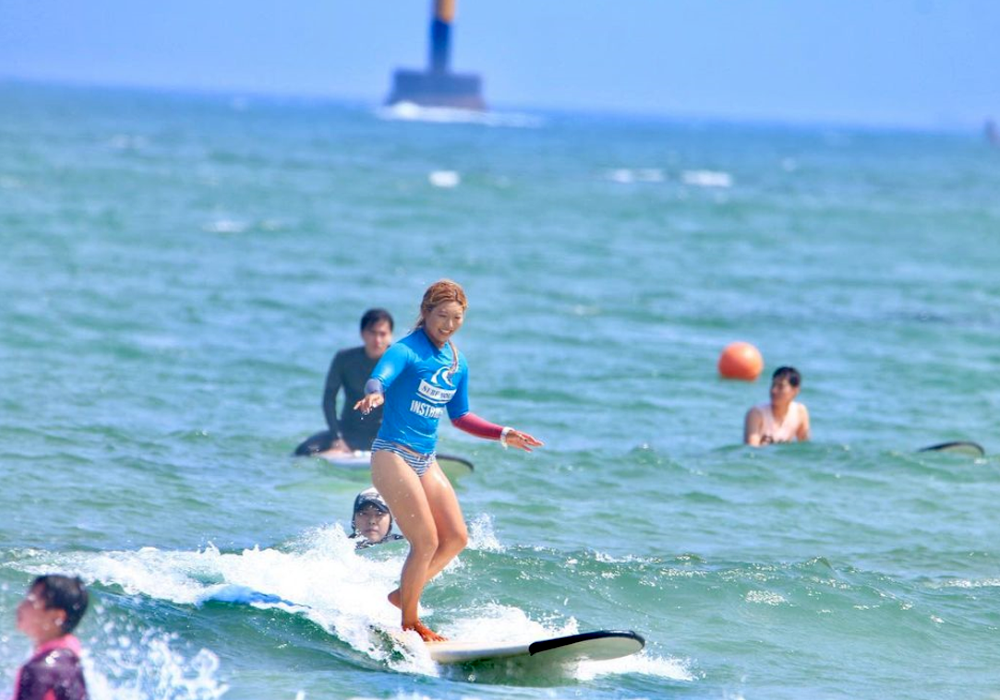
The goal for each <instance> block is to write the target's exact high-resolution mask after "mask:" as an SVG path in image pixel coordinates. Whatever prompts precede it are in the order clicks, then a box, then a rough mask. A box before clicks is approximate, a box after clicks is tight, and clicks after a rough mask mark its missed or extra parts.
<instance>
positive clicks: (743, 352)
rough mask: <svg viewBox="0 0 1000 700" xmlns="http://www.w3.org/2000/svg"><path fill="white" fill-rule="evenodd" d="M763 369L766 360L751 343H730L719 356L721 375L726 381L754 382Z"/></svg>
mask: <svg viewBox="0 0 1000 700" xmlns="http://www.w3.org/2000/svg"><path fill="white" fill-rule="evenodd" d="M763 369H764V358H763V357H761V354H760V350H758V349H757V348H755V347H754V346H753V345H751V344H750V343H743V342H739V343H730V344H729V345H727V346H726V349H725V350H723V351H722V354H721V355H719V374H721V375H722V376H723V377H725V378H726V379H742V380H744V381H748V382H752V381H754V380H755V379H757V377H759V376H760V373H761V371H762V370H763Z"/></svg>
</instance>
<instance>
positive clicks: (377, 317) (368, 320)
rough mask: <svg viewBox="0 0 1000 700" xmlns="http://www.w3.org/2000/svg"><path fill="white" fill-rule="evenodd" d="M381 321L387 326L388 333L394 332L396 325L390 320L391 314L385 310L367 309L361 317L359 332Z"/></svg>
mask: <svg viewBox="0 0 1000 700" xmlns="http://www.w3.org/2000/svg"><path fill="white" fill-rule="evenodd" d="M382 321H385V322H386V323H388V324H389V330H390V331H391V330H395V328H396V323H395V322H394V321H393V320H392V314H390V313H389V312H388V311H386V310H385V309H368V310H367V311H365V315H364V316H362V317H361V331H362V332H364V331H366V330H368V329H369V328H371V327H372V326H374V325H376V324H378V323H382Z"/></svg>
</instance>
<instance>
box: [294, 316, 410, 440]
mask: <svg viewBox="0 0 1000 700" xmlns="http://www.w3.org/2000/svg"><path fill="white" fill-rule="evenodd" d="M393 326H394V322H393V320H392V314H390V313H389V312H388V311H386V310H385V309H368V310H367V311H365V313H364V315H363V316H362V317H361V340H362V341H363V342H364V345H361V346H360V347H356V348H345V349H343V350H339V351H338V352H337V354H336V355H334V357H333V361H332V362H331V363H330V370H329V371H328V372H327V374H326V384H325V386H324V387H323V415H324V416H325V417H326V424H327V426H328V428H329V429H328V430H324V431H322V432H319V433H316V434H315V435H313V436H311V437H309V438H308V439H306V440H305V442H303V443H302V444H301V445H299V446H298V447H297V448H296V449H295V454H297V455H299V456H308V455H315V454H320V453H323V454H326V455H330V456H332V455H335V454H350V453H351V452H353V451H354V450H370V449H371V446H372V441H373V440H374V439H375V435H376V434H378V428H379V425H381V423H382V411H381V409H376V410H375V411H374V412H373V413H371V414H370V415H368V416H361V415H359V414H358V413H357V412H355V411H354V410H352V409H353V408H354V404H356V403H357V402H358V401H359V400H360V399H361V398H362V397H364V395H365V382H366V381H368V377H369V376H371V373H372V370H373V369H375V365H376V364H378V361H379V360H380V359H382V355H383V354H385V351H386V349H387V348H388V347H389V345H390V344H391V343H392V331H393ZM341 390H343V392H344V403H343V407H342V409H341V411H340V417H339V418H338V417H337V395H338V394H339V393H340V392H341Z"/></svg>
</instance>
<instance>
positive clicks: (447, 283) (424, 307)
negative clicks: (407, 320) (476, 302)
mask: <svg viewBox="0 0 1000 700" xmlns="http://www.w3.org/2000/svg"><path fill="white" fill-rule="evenodd" d="M451 301H454V302H455V303H457V304H458V305H459V306H461V307H462V311H463V312H464V311H465V310H466V309H468V308H469V300H468V298H467V297H466V296H465V290H464V289H462V285H460V284H459V283H458V282H455V281H453V280H449V279H441V280H438V281H437V282H435V283H434V284H432V285H431V286H430V287H428V288H427V291H426V292H424V298H423V300H421V302H420V316H419V318H417V323H416V325H414V328H423V327H424V318H426V316H427V314H429V313H430V312H431V311H433V310H434V309H435V308H437V307H438V306H441V304H447V303H448V302H451ZM448 345H449V346H451V369H449V370H448V374H450V375H453V374H455V372H457V371H458V348H456V347H455V343H453V342H451V339H450V338H449V339H448Z"/></svg>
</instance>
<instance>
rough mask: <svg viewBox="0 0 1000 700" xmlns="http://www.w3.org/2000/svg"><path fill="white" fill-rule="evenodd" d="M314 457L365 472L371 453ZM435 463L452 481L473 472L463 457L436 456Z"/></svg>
mask: <svg viewBox="0 0 1000 700" xmlns="http://www.w3.org/2000/svg"><path fill="white" fill-rule="evenodd" d="M314 456H315V457H322V458H323V459H325V460H327V461H328V462H330V463H331V464H334V465H336V466H337V467H339V468H341V469H348V470H356V471H367V470H368V468H369V467H370V466H371V460H372V453H371V452H369V451H368V450H355V451H354V452H350V453H347V454H344V453H327V452H319V453H317V454H316V455H314ZM437 461H438V464H439V465H441V471H443V472H444V474H445V476H447V477H448V478H449V479H451V480H453V481H454V480H455V479H460V478H462V477H463V476H468V475H469V474H471V473H472V472H473V471H474V470H475V467H474V466H473V465H472V462H470V461H469V460H467V459H465V458H464V457H456V456H455V455H442V454H439V455H438V456H437Z"/></svg>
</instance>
